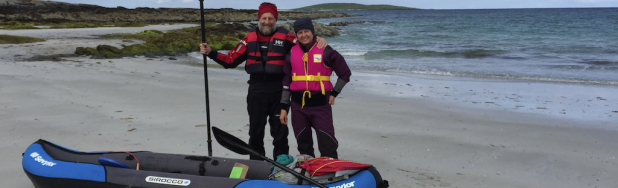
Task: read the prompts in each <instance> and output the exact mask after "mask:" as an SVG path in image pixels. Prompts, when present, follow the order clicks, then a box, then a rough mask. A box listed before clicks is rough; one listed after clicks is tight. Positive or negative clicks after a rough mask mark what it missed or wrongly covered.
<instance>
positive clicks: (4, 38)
mask: <svg viewBox="0 0 618 188" xmlns="http://www.w3.org/2000/svg"><path fill="white" fill-rule="evenodd" d="M43 41H45V40H43V39H40V38H34V37H22V36H13V35H0V44H23V43H35V42H43Z"/></svg>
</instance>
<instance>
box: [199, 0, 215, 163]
mask: <svg viewBox="0 0 618 188" xmlns="http://www.w3.org/2000/svg"><path fill="white" fill-rule="evenodd" d="M200 15H201V18H202V23H201V24H202V43H206V26H205V25H204V0H200ZM202 56H203V59H204V88H205V89H206V127H207V128H208V141H207V142H208V156H209V157H210V156H212V140H211V139H210V100H209V96H208V66H206V62H207V60H206V58H207V56H206V55H205V54H202Z"/></svg>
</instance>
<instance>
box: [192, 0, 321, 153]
mask: <svg viewBox="0 0 618 188" xmlns="http://www.w3.org/2000/svg"><path fill="white" fill-rule="evenodd" d="M258 18H259V23H258V27H256V28H253V29H251V30H250V31H249V33H248V34H247V36H245V37H244V38H243V39H242V40H241V41H240V43H238V44H237V45H236V46H235V47H234V48H233V49H232V50H230V51H229V52H228V53H227V54H222V53H218V52H217V51H216V50H212V49H211V48H210V46H209V45H208V44H206V43H203V44H201V45H200V53H202V54H205V55H208V57H209V58H210V59H213V60H214V61H215V62H217V63H218V64H220V65H222V66H223V67H224V68H226V69H227V68H235V67H237V66H238V65H240V64H241V63H242V62H244V61H245V60H246V61H247V63H246V65H245V71H247V73H248V74H250V78H249V81H248V83H249V93H248V94H247V111H248V112H249V146H250V147H251V149H253V150H255V151H257V152H258V153H260V154H262V155H264V154H265V151H264V132H265V127H266V122H267V121H268V123H269V124H270V135H271V136H272V137H273V138H274V140H273V146H274V149H273V158H275V157H277V156H279V155H281V154H289V146H288V139H287V137H288V134H289V133H288V132H289V131H288V127H287V125H282V124H281V122H280V120H279V115H280V109H281V107H280V100H281V88H282V85H281V84H282V80H283V76H284V74H283V63H284V61H285V57H286V55H287V54H288V53H289V51H290V49H291V48H292V46H294V45H295V44H296V42H297V40H296V36H295V35H294V34H293V33H291V32H289V31H288V30H286V29H284V28H282V27H277V19H278V12H277V6H275V5H274V4H271V3H262V4H261V5H260V8H259V10H258ZM320 40H321V41H322V42H323V43H324V45H323V46H322V48H324V47H325V46H326V41H325V40H324V39H322V38H320ZM267 119H268V120H267ZM250 158H251V159H256V160H262V159H261V158H260V157H257V156H250Z"/></svg>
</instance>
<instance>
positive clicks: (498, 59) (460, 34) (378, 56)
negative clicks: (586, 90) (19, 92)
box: [315, 8, 618, 85]
mask: <svg viewBox="0 0 618 188" xmlns="http://www.w3.org/2000/svg"><path fill="white" fill-rule="evenodd" d="M342 12H345V13H349V14H355V15H359V16H356V17H346V18H328V19H319V20H315V21H316V22H320V23H324V24H328V23H330V22H339V21H369V22H368V23H362V24H351V25H348V26H343V27H338V28H340V29H341V34H342V35H341V36H337V37H328V38H326V39H327V41H328V42H329V44H330V45H331V46H332V47H333V48H334V49H335V50H337V51H339V52H340V53H341V54H342V55H343V56H344V57H345V58H346V60H347V62H348V64H349V65H350V67H351V68H352V69H353V70H368V71H378V72H379V71H386V72H399V73H409V74H428V75H444V76H462V77H480V78H493V79H514V80H528V81H548V82H567V83H582V84H601V85H618V34H617V31H618V8H568V9H498V10H374V11H342Z"/></svg>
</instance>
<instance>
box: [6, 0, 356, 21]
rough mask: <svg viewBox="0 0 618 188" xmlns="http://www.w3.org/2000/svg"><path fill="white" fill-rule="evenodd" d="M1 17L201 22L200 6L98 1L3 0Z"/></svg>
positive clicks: (238, 17) (231, 12) (247, 16)
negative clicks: (101, 3) (130, 5)
mask: <svg viewBox="0 0 618 188" xmlns="http://www.w3.org/2000/svg"><path fill="white" fill-rule="evenodd" d="M347 16H351V15H349V14H344V13H333V12H279V20H295V19H298V18H303V17H309V18H312V19H319V18H329V17H347ZM204 19H205V21H208V22H248V21H257V19H258V18H257V10H236V9H205V10H204ZM0 21H21V22H46V23H50V22H51V23H59V22H141V23H177V22H199V21H200V11H199V9H189V8H157V9H154V8H147V7H138V8H135V9H127V8H124V7H116V8H108V7H101V6H96V5H86V4H70V3H62V2H54V1H37V0H0Z"/></svg>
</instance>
